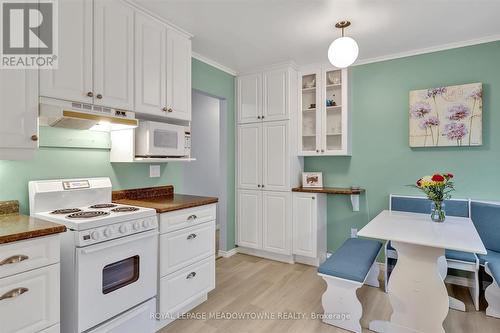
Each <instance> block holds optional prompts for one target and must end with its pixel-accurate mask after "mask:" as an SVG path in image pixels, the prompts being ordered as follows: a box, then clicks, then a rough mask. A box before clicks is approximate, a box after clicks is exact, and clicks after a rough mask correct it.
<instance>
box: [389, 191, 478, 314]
mask: <svg viewBox="0 0 500 333" xmlns="http://www.w3.org/2000/svg"><path fill="white" fill-rule="evenodd" d="M431 204H432V202H431V201H430V200H429V199H427V198H424V197H411V196H402V195H392V194H391V196H390V202H389V206H390V207H389V208H390V210H395V211H403V212H411V213H424V214H430V210H431ZM445 209H446V215H448V216H460V217H469V215H470V207H469V200H467V199H452V200H446V201H445ZM385 254H386V270H385V290H386V291H387V284H388V281H389V278H390V269H388V268H389V267H388V266H389V261H391V260H392V261H394V260H396V259H397V257H398V256H397V253H396V250H395V249H394V248H393V247H392V246H391V242H387V244H386V248H385ZM445 257H446V261H447V264H448V268H453V269H455V270H460V271H466V272H471V273H472V275H473V277H472V287H470V288H469V291H470V294H471V297H472V300H473V302H474V306H475V308H476V310H479V260H478V258H477V256H476V255H475V254H474V253H468V252H462V251H454V250H446V251H445ZM453 307H454V308H456V309H460V310H465V306H463V304H459V305H457V306H456V307H455V305H453Z"/></svg>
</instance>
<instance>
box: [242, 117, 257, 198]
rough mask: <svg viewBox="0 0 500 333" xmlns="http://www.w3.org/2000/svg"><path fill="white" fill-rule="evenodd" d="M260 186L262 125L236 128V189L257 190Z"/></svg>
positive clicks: (247, 125)
mask: <svg viewBox="0 0 500 333" xmlns="http://www.w3.org/2000/svg"><path fill="white" fill-rule="evenodd" d="M261 184H262V125H261V124H245V125H241V126H238V188H244V189H259V188H260V187H261Z"/></svg>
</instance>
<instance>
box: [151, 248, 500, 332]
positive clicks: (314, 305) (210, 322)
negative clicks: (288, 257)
mask: <svg viewBox="0 0 500 333" xmlns="http://www.w3.org/2000/svg"><path fill="white" fill-rule="evenodd" d="M381 285H382V283H381ZM325 289H326V284H325V283H324V282H323V280H322V279H321V278H320V277H318V276H317V275H316V268H315V267H311V266H306V265H300V264H295V265H290V264H285V263H280V262H276V261H271V260H266V259H261V258H257V257H252V256H247V255H243V254H237V255H234V256H232V257H230V258H222V259H219V260H217V287H216V289H215V290H214V291H212V292H211V293H210V294H209V297H208V300H207V301H206V302H205V303H203V304H201V305H200V306H198V307H197V308H195V309H194V310H192V311H191V314H197V315H199V316H200V317H202V316H203V315H205V316H206V317H207V318H206V319H203V318H202V319H181V320H177V321H175V322H173V323H171V324H170V325H169V326H167V327H166V328H164V329H163V330H161V331H160V332H161V333H177V332H182V333H190V332H193V333H194V332H201V333H212V332H219V333H250V332H252V333H255V332H273V333H274V332H277V333H280V332H290V333H308V332H311V333H312V332H315V333H323V332H324V333H329V332H332V333H333V332H347V331H345V330H342V329H339V328H336V327H334V326H330V325H327V324H324V323H322V322H321V320H320V319H311V313H316V314H321V313H322V312H323V309H322V307H321V295H322V294H323V292H324V291H325ZM449 293H450V294H452V295H453V296H455V297H456V298H458V299H460V300H463V301H465V303H466V308H467V312H460V311H456V310H450V312H449V314H448V317H447V318H446V321H445V323H444V327H445V330H446V332H448V333H472V332H480V333H499V332H500V319H495V318H491V317H487V316H486V315H485V313H484V309H485V306H486V304H485V302H484V299H483V300H482V304H481V311H479V312H476V311H475V310H474V308H473V305H472V300H471V299H470V296H469V294H468V291H467V289H465V288H462V287H456V286H453V287H450V286H449ZM358 296H359V298H360V299H361V303H362V304H363V313H364V316H363V318H362V319H361V326H363V327H364V329H363V332H371V331H370V330H368V329H366V327H368V323H369V321H370V320H373V319H389V317H390V314H391V311H392V310H391V306H390V303H389V298H388V296H387V294H385V293H384V292H383V290H382V287H381V288H373V287H368V286H364V287H362V288H361V289H359V290H358ZM210 313H212V314H219V316H222V317H224V316H225V317H226V318H227V317H228V316H230V315H231V316H232V315H233V314H238V313H240V314H242V313H243V314H246V313H247V314H248V316H251V314H252V313H253V314H257V315H267V316H268V317H270V316H271V315H273V314H274V316H276V317H277V316H278V314H280V313H281V314H283V316H284V315H285V314H289V315H290V316H292V315H293V316H297V317H296V318H284V317H282V318H281V319H275V320H271V319H252V318H249V317H246V318H242V319H238V320H236V319H232V320H229V319H223V318H222V319H221V318H220V317H219V319H217V318H209V315H210ZM222 313H225V314H224V315H221V314H222ZM302 314H304V315H305V318H300V316H302ZM429 333H432V332H429Z"/></svg>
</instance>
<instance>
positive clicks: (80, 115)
mask: <svg viewBox="0 0 500 333" xmlns="http://www.w3.org/2000/svg"><path fill="white" fill-rule="evenodd" d="M39 120H40V125H41V126H51V127H61V128H70V129H80V130H89V129H93V130H103V131H106V130H107V131H109V130H111V131H113V130H121V129H128V128H135V127H137V125H138V121H137V119H135V114H134V113H133V112H130V111H124V110H117V109H113V108H109V107H105V106H100V105H93V104H87V103H81V102H69V101H63V100H58V99H54V98H46V97H40V117H39Z"/></svg>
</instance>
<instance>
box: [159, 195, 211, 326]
mask: <svg viewBox="0 0 500 333" xmlns="http://www.w3.org/2000/svg"><path fill="white" fill-rule="evenodd" d="M216 208H217V207H216V205H215V204H211V205H205V206H200V207H195V208H189V209H183V210H178V211H174V212H169V213H164V214H160V216H159V218H160V246H159V249H160V250H159V273H158V312H159V313H160V316H159V318H160V319H159V320H160V321H159V324H158V325H157V328H158V329H160V328H161V327H163V326H165V325H167V324H169V323H170V322H172V321H173V320H175V319H176V318H177V316H179V315H182V314H183V313H185V312H187V311H189V310H191V309H192V308H193V307H195V306H197V305H198V304H200V303H201V302H203V301H204V300H206V297H207V294H208V292H209V291H211V290H213V289H214V288H215V226H216Z"/></svg>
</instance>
